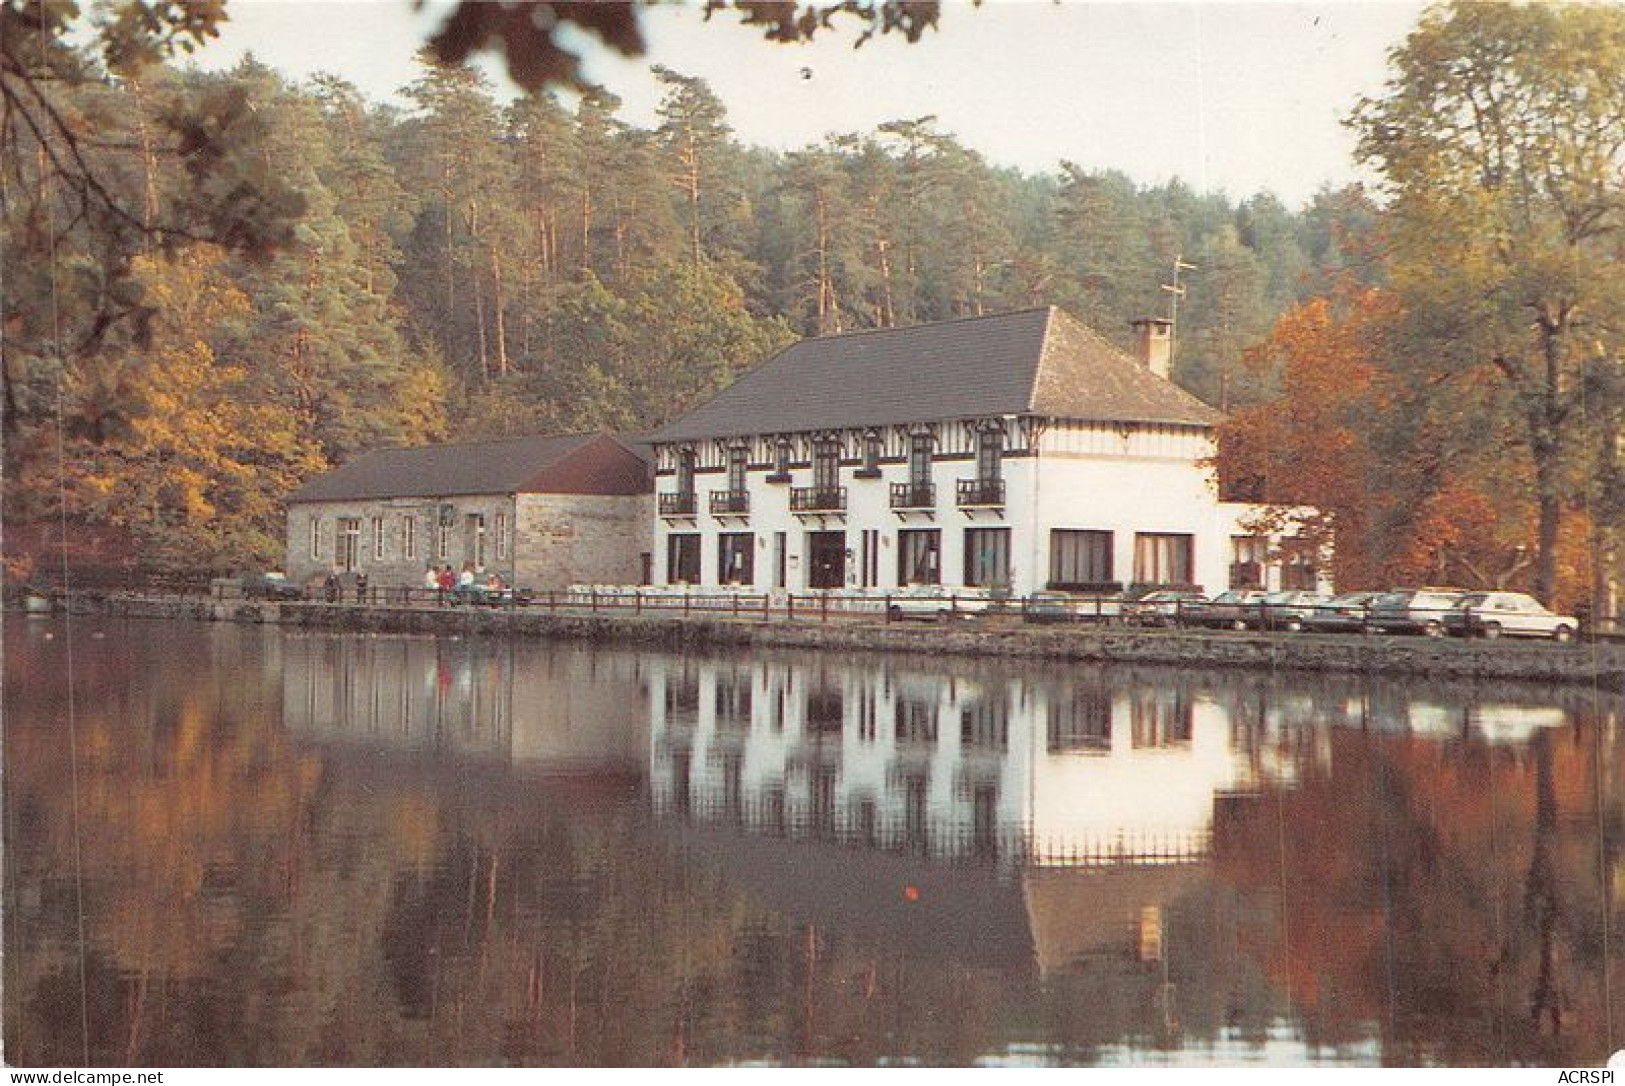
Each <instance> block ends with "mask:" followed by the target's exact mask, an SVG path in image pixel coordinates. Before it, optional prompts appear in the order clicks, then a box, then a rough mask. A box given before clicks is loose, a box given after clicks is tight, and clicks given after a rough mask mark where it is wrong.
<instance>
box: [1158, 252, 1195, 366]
mask: <svg viewBox="0 0 1625 1086" xmlns="http://www.w3.org/2000/svg"><path fill="white" fill-rule="evenodd" d="M1195 270H1196V265H1195V264H1192V263H1190V262H1189V261H1188V260H1186V259H1185V256H1184V254H1183V253H1176V254H1175V255H1174V281H1173V282H1172V283H1163V284H1162V289H1163V290H1166V291H1167V292H1168V294H1169V298H1168V362H1169V364H1170V365H1172V364H1173V360H1174V352H1175V351H1177V350H1178V349H1179V299H1181V298H1183V297H1184V296H1185V287H1184V285H1183V284H1181V283H1180V281H1179V273H1180V272H1182V271H1195Z"/></svg>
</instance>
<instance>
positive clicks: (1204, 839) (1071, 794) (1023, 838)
mask: <svg viewBox="0 0 1625 1086" xmlns="http://www.w3.org/2000/svg"><path fill="white" fill-rule="evenodd" d="M648 682H649V690H650V696H649V742H650V756H649V772H650V792H651V796H652V800H653V803H654V806H655V808H656V809H657V810H660V811H666V812H672V813H674V814H679V815H682V816H684V817H687V818H690V819H693V820H696V821H699V822H706V823H716V824H733V825H738V826H741V827H744V828H746V829H748V830H750V831H752V832H760V833H769V834H784V835H787V836H790V837H796V838H808V837H810V838H823V839H830V840H838V841H842V842H847V843H855V844H861V845H866V846H871V847H874V848H879V849H886V850H904V851H909V852H915V853H920V854H923V855H928V856H933V857H940V858H944V859H955V858H964V857H971V856H978V857H997V858H999V859H1000V860H1002V861H1005V862H1007V863H1010V864H1016V865H1034V866H1054V865H1077V864H1090V863H1106V862H1133V863H1162V862H1179V861H1189V860H1195V859H1199V858H1200V857H1202V856H1203V855H1204V854H1205V853H1206V852H1207V849H1208V845H1209V840H1210V837H1211V833H1212V826H1213V812H1214V807H1215V804H1216V803H1223V802H1225V801H1226V800H1228V799H1230V798H1232V797H1238V796H1245V795H1246V794H1248V793H1250V792H1253V791H1255V790H1256V789H1257V788H1258V787H1259V785H1260V784H1261V783H1263V782H1266V781H1275V782H1279V781H1283V780H1290V778H1291V776H1292V774H1293V773H1295V772H1296V771H1297V769H1298V767H1299V766H1300V765H1301V763H1302V760H1303V758H1304V757H1305V756H1308V757H1311V758H1312V757H1316V756H1324V754H1325V750H1324V734H1323V733H1316V732H1314V731H1312V730H1310V731H1304V730H1301V729H1294V728H1293V727H1291V726H1290V723H1291V722H1290V713H1289V712H1288V713H1285V714H1283V712H1281V711H1279V710H1271V711H1268V712H1261V713H1259V714H1257V716H1256V719H1251V720H1249V719H1247V717H1248V712H1247V706H1246V704H1245V702H1243V703H1241V704H1238V703H1237V702H1236V701H1234V700H1227V699H1225V698H1224V697H1222V696H1221V695H1220V694H1219V693H1216V692H1214V691H1212V690H1204V689H1201V688H1199V687H1197V686H1195V685H1191V684H1185V683H1180V682H1177V681H1175V682H1164V683H1161V684H1158V685H1151V684H1145V683H1133V682H1128V681H1124V680H1123V679H1122V678H1119V679H1117V680H1116V681H1113V680H1112V679H1110V678H1108V676H1107V675H1106V673H1104V672H1101V671H1090V670H1081V669H1080V670H1077V671H1075V672H1074V674H1073V676H1072V677H1069V678H1066V679H1056V680H1050V679H1043V678H1037V677H1018V676H995V675H992V674H991V673H990V675H989V676H988V677H985V678H984V677H981V676H974V677H964V676H956V675H953V674H949V673H944V672H940V671H935V672H934V671H930V670H926V669H923V668H918V667H910V666H908V665H902V664H897V663H894V662H891V661H886V662H883V663H881V664H879V665H878V666H860V665H856V664H851V665H842V664H835V663H830V664H811V665H799V664H792V663H787V662H782V661H768V662H751V663H739V662H730V661H726V660H699V659H677V658H672V659H663V660H657V661H654V662H652V663H651V664H650V665H649V669H648ZM1317 743H1319V744H1320V749H1319V750H1318V751H1317V749H1316V744H1317Z"/></svg>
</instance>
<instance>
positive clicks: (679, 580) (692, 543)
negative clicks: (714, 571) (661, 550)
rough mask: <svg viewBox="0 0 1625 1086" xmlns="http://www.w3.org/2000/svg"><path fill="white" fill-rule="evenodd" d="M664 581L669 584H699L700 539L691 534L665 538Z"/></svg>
mask: <svg viewBox="0 0 1625 1086" xmlns="http://www.w3.org/2000/svg"><path fill="white" fill-rule="evenodd" d="M666 580H667V582H668V583H670V584H699V583H700V537H699V536H698V535H696V534H693V533H687V534H682V535H669V536H667V537H666Z"/></svg>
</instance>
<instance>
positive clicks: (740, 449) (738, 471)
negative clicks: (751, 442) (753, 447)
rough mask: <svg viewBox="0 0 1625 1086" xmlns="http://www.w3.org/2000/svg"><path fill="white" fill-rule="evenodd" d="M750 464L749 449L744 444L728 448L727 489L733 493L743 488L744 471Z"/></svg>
mask: <svg viewBox="0 0 1625 1086" xmlns="http://www.w3.org/2000/svg"><path fill="white" fill-rule="evenodd" d="M749 466H750V449H748V448H746V447H745V446H744V445H731V446H729V448H728V489H729V490H731V491H733V492H734V493H735V494H740V493H743V492H744V490H745V471H746V469H747V468H748V467H749Z"/></svg>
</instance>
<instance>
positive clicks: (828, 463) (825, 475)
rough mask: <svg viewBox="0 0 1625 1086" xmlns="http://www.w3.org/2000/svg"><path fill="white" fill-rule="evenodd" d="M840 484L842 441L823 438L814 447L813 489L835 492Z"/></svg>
mask: <svg viewBox="0 0 1625 1086" xmlns="http://www.w3.org/2000/svg"><path fill="white" fill-rule="evenodd" d="M840 482H841V442H840V439H839V438H833V437H821V438H819V439H818V442H817V444H815V445H814V446H813V487H814V488H815V489H818V490H833V489H835V487H837V486H839V485H840Z"/></svg>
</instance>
